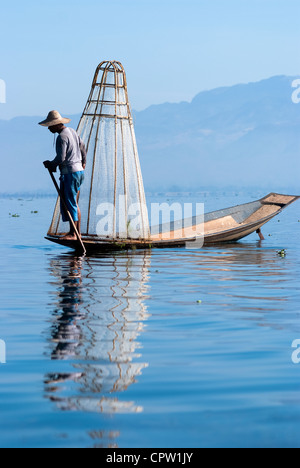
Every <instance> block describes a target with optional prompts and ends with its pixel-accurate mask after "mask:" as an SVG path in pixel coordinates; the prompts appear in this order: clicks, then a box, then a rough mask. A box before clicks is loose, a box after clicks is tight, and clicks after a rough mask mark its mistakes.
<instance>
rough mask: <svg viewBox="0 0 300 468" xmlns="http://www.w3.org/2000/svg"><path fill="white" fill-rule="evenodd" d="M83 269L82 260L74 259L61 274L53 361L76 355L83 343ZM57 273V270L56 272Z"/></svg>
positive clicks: (53, 330)
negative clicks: (81, 322)
mask: <svg viewBox="0 0 300 468" xmlns="http://www.w3.org/2000/svg"><path fill="white" fill-rule="evenodd" d="M81 269H82V259H77V258H72V259H71V260H70V262H69V264H68V269H67V270H62V272H61V287H60V288H59V292H58V298H59V308H58V309H57V311H55V316H56V319H55V322H54V323H53V327H52V342H53V343H56V347H55V349H54V350H53V351H52V359H64V358H68V357H72V356H74V355H76V348H77V347H78V346H79V344H80V341H81V339H80V338H81V330H80V323H79V322H80V320H82V319H83V318H84V315H81V312H80V306H81V304H82V298H81V283H82V279H81ZM54 271H55V270H54Z"/></svg>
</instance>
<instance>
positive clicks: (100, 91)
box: [48, 61, 150, 241]
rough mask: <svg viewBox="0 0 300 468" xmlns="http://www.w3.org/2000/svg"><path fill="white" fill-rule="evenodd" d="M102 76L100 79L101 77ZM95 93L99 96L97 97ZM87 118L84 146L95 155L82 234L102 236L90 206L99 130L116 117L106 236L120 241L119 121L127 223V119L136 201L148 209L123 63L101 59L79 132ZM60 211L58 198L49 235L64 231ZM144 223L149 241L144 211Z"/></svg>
mask: <svg viewBox="0 0 300 468" xmlns="http://www.w3.org/2000/svg"><path fill="white" fill-rule="evenodd" d="M110 74H113V76H114V79H113V80H110V82H109V80H108V77H109V75H110ZM99 75H101V76H100V79H99ZM107 88H111V89H113V90H114V99H113V100H105V99H104V97H105V94H106V93H105V91H106V89H107ZM120 90H122V91H123V95H124V96H125V100H124V101H123V100H122V101H121V100H120V99H119V97H120V94H121V93H120ZM95 96H96V99H95ZM107 106H110V107H111V108H113V112H112V113H105V112H103V108H104V107H106V108H107ZM122 107H123V108H126V112H124V115H121V114H120V113H118V109H120V108H122ZM90 109H94V112H90ZM87 119H92V121H91V125H90V131H89V134H88V136H87V138H85V145H86V149H87V153H88V156H89V157H91V156H92V172H91V180H90V187H89V199H88V209H87V225H86V229H85V230H84V232H83V234H82V236H86V237H101V236H97V235H96V233H95V232H90V224H91V216H94V213H91V206H92V196H93V182H94V177H95V170H96V161H97V150H98V142H99V129H100V124H101V121H103V119H113V120H114V138H115V142H114V167H115V170H114V197H113V204H114V210H113V213H114V215H113V216H114V218H113V234H112V236H106V237H107V238H108V237H110V238H111V240H119V239H120V236H119V233H117V232H116V213H117V178H118V171H117V167H118V164H117V159H118V151H119V148H118V137H117V131H118V121H119V122H120V130H121V140H122V144H121V146H122V150H121V153H122V157H123V164H122V166H123V181H124V182H123V183H124V193H123V194H122V195H123V196H124V197H125V213H124V218H125V220H126V224H127V218H128V213H127V208H128V207H127V195H128V194H127V187H128V180H127V175H128V174H127V172H126V171H127V164H126V151H125V141H124V128H123V127H124V124H123V122H124V121H128V123H129V128H130V136H131V144H132V148H133V154H134V162H135V173H136V177H137V183H138V195H137V200H138V201H139V203H140V205H141V206H142V207H143V210H144V211H145V207H146V198H145V192H144V185H143V179H142V173H141V168H140V162H139V156H138V150H137V144H136V138H135V132H134V126H133V118H132V112H131V107H130V103H129V97H128V89H127V79H126V73H125V70H124V67H123V65H122V64H121V63H120V62H117V61H103V62H101V63H100V64H99V65H98V67H97V69H96V71H95V74H94V78H93V82H92V87H91V91H90V94H89V97H88V99H87V102H86V105H85V108H84V111H83V113H82V116H81V119H80V122H79V125H78V127H77V133H78V134H79V135H81V133H82V130H83V127H84V125H85V121H86V120H87ZM95 126H96V142H95V145H94V150H93V152H92V155H91V154H89V150H90V146H91V143H93V141H92V137H93V135H94V130H95ZM79 200H80V194H79V196H78V202H79ZM59 210H60V199H59V198H58V200H57V203H56V207H55V211H54V215H53V219H52V223H51V226H50V229H49V231H48V235H49V236H57V235H58V234H63V233H62V232H60V233H59V226H60V223H61V215H60V214H59ZM141 224H142V229H141V232H142V233H143V235H142V236H140V238H139V241H144V240H146V241H147V240H149V238H150V228H149V220H148V213H145V212H143V213H142V216H141ZM124 238H125V239H130V236H129V235H128V232H127V235H126V236H121V239H124Z"/></svg>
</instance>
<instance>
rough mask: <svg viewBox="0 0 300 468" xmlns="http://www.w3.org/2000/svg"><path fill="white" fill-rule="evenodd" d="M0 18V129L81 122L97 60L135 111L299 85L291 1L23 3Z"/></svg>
mask: <svg viewBox="0 0 300 468" xmlns="http://www.w3.org/2000/svg"><path fill="white" fill-rule="evenodd" d="M0 18H1V27H0V57H1V64H0V65H1V66H0V80H1V79H2V80H4V81H5V82H6V87H7V91H6V94H7V102H6V104H0V119H1V118H11V117H14V116H19V115H44V114H46V113H47V112H48V110H50V109H54V108H58V109H59V110H61V112H62V113H64V114H73V113H79V112H81V111H82V108H83V106H84V104H85V101H86V98H87V95H88V93H89V89H90V84H91V80H92V76H93V73H94V70H95V68H96V66H97V65H98V63H99V62H100V61H102V60H106V59H116V60H119V61H121V62H122V63H123V65H124V66H125V69H126V71H127V77H128V85H129V96H130V99H131V103H132V107H133V108H135V109H137V110H140V109H143V108H145V107H147V106H149V105H151V104H157V103H161V102H166V101H170V102H178V101H182V100H191V99H192V98H193V97H194V95H195V94H197V93H198V92H200V91H202V90H204V89H212V88H215V87H218V86H223V85H232V84H236V83H240V82H249V81H257V80H260V79H262V78H268V77H270V76H273V75H279V74H280V75H281V74H285V75H293V76H300V59H299V38H300V29H299V18H300V2H299V0H151V1H149V0H105V1H104V0H81V1H78V0H60V1H58V0H51V1H47V2H46V1H41V0H27V1H24V0H22V1H10V2H5V3H4V2H2V5H1V15H0Z"/></svg>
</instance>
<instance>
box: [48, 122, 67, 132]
mask: <svg viewBox="0 0 300 468" xmlns="http://www.w3.org/2000/svg"><path fill="white" fill-rule="evenodd" d="M62 127H63V124H58V125H53V126H52V127H48V130H49V131H50V132H51V133H57V132H59V131H60V130H61V129H62Z"/></svg>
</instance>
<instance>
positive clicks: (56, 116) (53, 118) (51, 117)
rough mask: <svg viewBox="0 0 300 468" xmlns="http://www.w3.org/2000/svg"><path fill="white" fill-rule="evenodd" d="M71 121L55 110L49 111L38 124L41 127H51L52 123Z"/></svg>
mask: <svg viewBox="0 0 300 468" xmlns="http://www.w3.org/2000/svg"><path fill="white" fill-rule="evenodd" d="M69 122H71V119H66V118H64V117H62V116H61V115H60V113H59V112H58V111H56V110H54V111H50V112H49V114H48V117H47V119H46V120H43V122H40V123H39V125H42V127H53V126H54V125H58V124H65V123H69Z"/></svg>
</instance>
